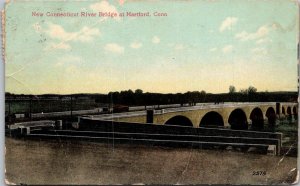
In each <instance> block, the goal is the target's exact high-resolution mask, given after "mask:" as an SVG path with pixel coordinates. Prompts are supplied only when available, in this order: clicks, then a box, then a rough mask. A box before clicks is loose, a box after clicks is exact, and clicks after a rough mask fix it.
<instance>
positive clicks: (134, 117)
mask: <svg viewBox="0 0 300 186" xmlns="http://www.w3.org/2000/svg"><path fill="white" fill-rule="evenodd" d="M297 116H298V104H297V103H289V102H284V103H276V102H264V103H261V102H255V103H221V104H201V105H198V106H191V107H178V108H167V109H160V110H147V111H136V112H126V113H115V114H104V115H98V116H89V117H91V118H94V119H102V120H114V121H123V122H136V123H154V124H162V125H163V124H166V125H168V124H169V125H183V126H193V127H195V128H198V127H207V126H220V127H227V128H232V129H248V126H249V125H251V126H252V128H253V129H262V128H263V127H264V124H265V123H268V124H269V125H275V122H276V120H277V119H279V118H289V119H291V120H292V119H297Z"/></svg>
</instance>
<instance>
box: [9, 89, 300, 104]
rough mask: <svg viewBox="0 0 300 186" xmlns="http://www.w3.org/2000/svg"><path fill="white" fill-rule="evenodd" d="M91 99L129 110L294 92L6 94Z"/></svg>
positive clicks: (289, 97) (283, 97) (277, 98)
mask: <svg viewBox="0 0 300 186" xmlns="http://www.w3.org/2000/svg"><path fill="white" fill-rule="evenodd" d="M70 97H72V99H74V100H75V99H90V100H91V99H92V100H95V102H96V103H103V104H121V105H128V106H139V105H162V104H190V105H194V104H195V103H205V102H215V103H218V102H297V97H298V93H297V92H257V89H256V88H255V87H251V86H250V87H249V88H247V89H242V90H240V91H239V92H237V91H236V90H235V87H234V86H230V87H229V92H228V93H222V94H212V93H206V92H205V91H188V92H186V93H175V94H171V93H170V94H161V93H149V92H146V93H144V92H143V91H142V90H141V89H137V90H135V91H132V90H130V89H129V90H125V91H120V92H109V93H108V94H72V95H56V94H44V95H38V96H33V95H16V94H11V93H6V99H26V98H27V99H65V98H70Z"/></svg>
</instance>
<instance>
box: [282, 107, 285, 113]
mask: <svg viewBox="0 0 300 186" xmlns="http://www.w3.org/2000/svg"><path fill="white" fill-rule="evenodd" d="M281 113H282V114H284V115H285V108H284V106H282V109H281Z"/></svg>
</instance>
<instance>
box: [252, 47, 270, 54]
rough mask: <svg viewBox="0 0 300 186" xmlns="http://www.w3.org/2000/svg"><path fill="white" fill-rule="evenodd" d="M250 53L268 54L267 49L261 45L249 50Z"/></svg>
mask: <svg viewBox="0 0 300 186" xmlns="http://www.w3.org/2000/svg"><path fill="white" fill-rule="evenodd" d="M251 52H252V53H256V54H262V55H266V54H268V51H267V49H265V48H261V47H257V48H254V49H252V50H251Z"/></svg>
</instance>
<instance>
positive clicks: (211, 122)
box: [200, 111, 224, 127]
mask: <svg viewBox="0 0 300 186" xmlns="http://www.w3.org/2000/svg"><path fill="white" fill-rule="evenodd" d="M208 126H224V121H223V117H222V116H221V114H219V113H218V112H215V111H210V112H208V113H206V114H205V115H204V117H203V118H202V119H201V122H200V127H208Z"/></svg>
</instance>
